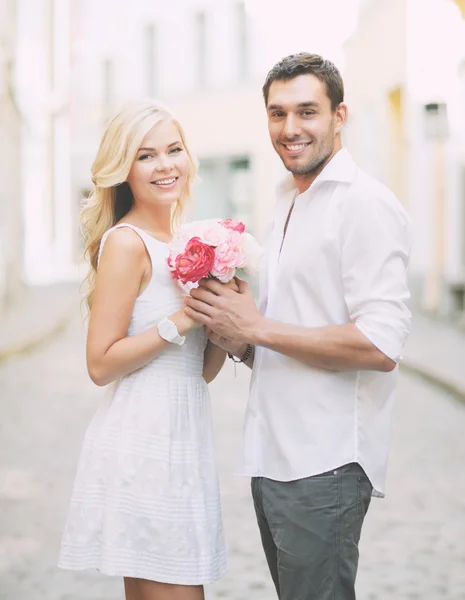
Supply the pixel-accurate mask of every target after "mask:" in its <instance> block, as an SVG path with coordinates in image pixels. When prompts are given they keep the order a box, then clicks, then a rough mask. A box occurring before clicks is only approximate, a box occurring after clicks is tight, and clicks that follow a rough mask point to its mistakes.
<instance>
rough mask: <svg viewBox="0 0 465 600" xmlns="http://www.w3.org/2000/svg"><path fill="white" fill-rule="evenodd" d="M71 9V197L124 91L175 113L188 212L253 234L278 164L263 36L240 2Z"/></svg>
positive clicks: (197, 0)
mask: <svg viewBox="0 0 465 600" xmlns="http://www.w3.org/2000/svg"><path fill="white" fill-rule="evenodd" d="M81 7H82V8H81V13H80V20H81V26H80V34H81V44H80V45H79V48H78V51H77V55H78V57H77V62H76V69H75V71H74V73H73V90H72V97H73V99H74V100H73V105H74V108H73V109H72V136H73V137H72V145H73V196H74V198H75V199H76V201H78V199H79V198H80V197H82V195H85V194H86V191H87V189H88V187H89V176H90V172H89V168H90V165H91V162H92V159H93V157H94V155H95V151H96V148H97V145H98V141H99V138H100V136H101V133H102V128H103V125H104V123H105V122H106V121H107V120H108V118H109V116H110V115H112V114H113V113H114V111H116V110H117V109H118V108H120V107H121V106H122V105H123V104H124V102H126V101H128V100H130V99H133V98H144V97H151V98H157V99H159V100H160V101H162V102H163V103H164V104H166V105H167V106H168V107H169V108H170V109H172V110H173V112H174V113H175V114H176V115H177V116H178V118H179V119H180V121H181V123H182V125H183V127H184V128H185V129H186V132H187V135H188V138H189V140H190V141H191V144H192V145H193V149H194V152H195V153H196V154H197V156H198V157H199V159H200V165H201V167H200V172H199V175H200V178H201V180H202V182H201V185H199V186H198V187H197V188H196V189H195V204H194V213H193V217H195V218H205V217H211V216H220V217H221V216H223V217H226V216H231V217H236V218H241V219H243V220H244V221H246V223H248V224H249V226H250V227H251V229H253V230H255V232H256V233H257V234H258V235H260V234H261V233H262V232H263V229H264V227H265V225H266V220H267V219H266V217H265V218H262V216H263V213H266V214H269V213H270V212H271V210H272V209H273V200H272V199H273V187H274V183H275V180H276V178H277V176H278V174H279V173H280V165H279V163H278V162H277V160H276V159H275V157H274V154H273V151H272V149H271V147H270V143H269V140H268V134H267V129H266V115H265V111H264V107H263V100H262V97H261V89H260V88H261V86H260V82H261V76H262V71H263V69H262V70H260V64H259V61H260V48H258V49H257V46H256V44H257V41H259V40H260V39H263V36H261V38H260V31H259V28H257V24H256V23H255V22H254V21H253V20H252V19H251V18H250V14H249V13H248V12H247V10H246V8H247V7H246V4H245V3H244V2H243V1H237V0H223V1H220V2H219V1H217V0H178V2H177V7H176V10H173V6H172V5H171V4H170V3H157V6H156V7H154V5H153V4H152V3H150V2H140V3H132V4H130V3H127V2H124V1H121V2H118V1H112V2H108V1H101V2H98V3H94V2H91V1H90V0H87V1H83V2H82V3H81ZM109 15H111V28H107V29H106V32H105V33H106V35H105V36H102V35H101V32H102V23H103V22H105V21H107V20H108V18H109ZM274 164H277V170H276V169H275V171H274V173H273V172H272V165H274ZM259 215H260V218H259Z"/></svg>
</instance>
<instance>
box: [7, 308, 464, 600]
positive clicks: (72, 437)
mask: <svg viewBox="0 0 465 600" xmlns="http://www.w3.org/2000/svg"><path fill="white" fill-rule="evenodd" d="M83 341H84V333H83V326H82V324H81V323H80V322H79V320H78V319H76V320H75V321H74V322H73V323H72V325H71V327H70V328H69V329H68V330H67V331H66V333H65V334H64V335H63V336H62V337H61V338H60V339H58V340H56V341H54V342H53V343H51V344H49V345H48V347H46V348H44V349H43V350H42V351H41V352H40V353H36V354H31V355H28V356H24V357H20V358H17V359H12V360H10V361H8V362H5V363H3V364H2V365H1V366H0V399H1V400H0V401H1V408H2V417H1V420H0V600H84V599H85V600H122V598H123V595H122V588H121V582H120V581H118V580H115V579H112V578H107V577H105V576H102V575H99V574H92V573H86V572H84V573H79V572H78V573H73V572H65V571H60V570H59V569H57V568H56V567H55V563H56V559H57V551H58V546H59V540H60V535H61V530H62V527H63V522H64V519H65V514H66V510H67V503H68V498H69V494H70V487H71V482H72V479H73V475H74V469H75V466H76V460H77V455H78V452H79V447H80V444H81V441H82V436H83V433H84V429H85V427H86V425H87V423H88V421H89V419H90V417H91V415H92V413H93V410H94V408H95V406H96V404H97V402H98V400H99V397H100V395H101V394H102V391H101V390H99V389H98V388H96V387H95V386H93V385H92V384H91V383H90V381H89V380H88V378H87V375H86V372H85V367H84V351H83ZM247 377H248V373H247V371H246V370H245V369H244V368H242V369H238V376H237V378H236V379H234V370H233V367H232V365H231V364H228V365H227V366H226V368H225V370H224V371H223V373H222V374H221V376H220V378H219V379H218V380H217V381H216V382H215V383H214V384H213V385H212V387H211V390H212V397H213V403H214V412H215V421H216V438H217V446H218V455H219V464H220V470H221V479H222V492H223V504H224V506H223V508H224V514H225V524H226V533H227V538H228V544H229V556H230V559H229V572H228V574H227V575H226V576H225V577H224V578H223V579H222V580H221V581H219V582H217V583H216V584H215V585H213V586H211V588H210V589H209V590H207V594H208V596H207V597H208V599H209V600H219V599H222V598H224V599H227V600H265V599H266V600H269V599H270V600H271V599H273V598H274V597H275V595H274V591H273V588H272V586H271V583H270V579H269V576H268V573H267V569H266V565H265V562H264V559H263V556H262V551H261V547H260V542H259V537H258V531H257V528H256V526H255V521H254V516H253V513H252V507H251V502H250V498H249V483H248V481H247V480H246V479H245V478H242V477H238V476H235V475H234V474H233V472H234V465H235V460H236V455H237V449H238V445H239V440H240V430H241V419H242V412H243V408H244V403H245V398H246V392H247ZM464 432H465V406H464V405H461V404H460V403H457V402H456V401H455V400H453V399H452V398H450V397H448V396H447V395H446V394H444V393H443V392H439V391H437V390H436V389H434V388H431V387H429V386H428V385H426V384H425V383H424V382H422V381H420V380H418V379H414V378H409V377H408V376H407V375H402V376H401V381H400V393H399V402H398V411H397V419H396V427H395V434H394V443H393V451H392V457H391V462H390V476H389V489H388V497H387V498H386V499H385V500H376V499H375V500H373V502H372V505H371V508H370V511H369V513H368V516H367V520H366V524H365V528H364V532H363V534H362V542H361V560H360V569H359V578H358V590H359V596H358V597H359V600H385V599H391V598H395V599H396V600H415V599H421V600H441V599H448V600H461V599H465V477H464V473H465V435H464Z"/></svg>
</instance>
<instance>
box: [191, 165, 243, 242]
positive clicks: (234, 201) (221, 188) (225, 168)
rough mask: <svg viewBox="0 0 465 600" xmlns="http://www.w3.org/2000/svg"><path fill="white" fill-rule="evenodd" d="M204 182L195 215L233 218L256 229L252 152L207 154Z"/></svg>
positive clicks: (200, 173) (198, 216)
mask: <svg viewBox="0 0 465 600" xmlns="http://www.w3.org/2000/svg"><path fill="white" fill-rule="evenodd" d="M199 176H200V179H201V180H202V184H201V186H200V187H199V190H198V193H197V194H196V200H195V203H194V217H195V218H196V219H207V218H214V217H220V218H224V219H227V218H233V219H239V220H240V221H243V222H244V223H245V224H246V225H247V229H248V230H249V231H253V223H252V219H253V193H252V171H251V165H250V160H249V158H248V156H237V157H223V158H213V159H209V158H205V159H203V160H201V161H200V169H199Z"/></svg>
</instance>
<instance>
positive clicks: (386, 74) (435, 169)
mask: <svg viewBox="0 0 465 600" xmlns="http://www.w3.org/2000/svg"><path fill="white" fill-rule="evenodd" d="M464 18H465V1H464V0H428V1H425V0H363V1H362V4H361V14H360V20H359V25H358V28H357V30H356V31H355V33H354V34H353V35H352V37H351V38H350V40H349V41H348V42H347V44H346V51H347V56H346V60H347V62H346V73H345V81H346V87H347V101H348V103H349V109H350V119H349V126H348V131H347V136H346V139H347V142H348V145H349V147H350V149H351V151H352V153H353V154H354V156H355V158H356V159H357V160H358V161H359V162H360V163H361V164H362V165H363V166H364V167H365V168H366V169H367V170H368V171H369V172H370V173H372V174H373V175H374V176H376V177H378V178H379V179H381V180H382V181H384V182H385V183H386V184H387V185H388V186H389V187H390V188H391V189H393V191H394V192H395V193H396V194H397V196H398V197H399V198H400V200H401V201H402V202H403V203H404V204H405V206H406V207H407V209H408V211H409V212H410V214H411V217H412V220H413V226H414V248H413V254H412V261H411V276H412V288H413V292H414V299H415V301H416V302H417V303H418V304H420V305H421V306H422V307H424V308H426V309H428V310H431V311H435V312H439V313H442V314H456V313H460V312H463V311H464V309H465V303H464V301H465V111H464V110H463V107H464V106H465V20H464Z"/></svg>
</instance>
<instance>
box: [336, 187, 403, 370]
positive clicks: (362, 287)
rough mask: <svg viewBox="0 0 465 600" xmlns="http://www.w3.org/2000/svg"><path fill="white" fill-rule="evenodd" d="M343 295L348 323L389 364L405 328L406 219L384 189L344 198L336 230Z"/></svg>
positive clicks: (397, 351) (395, 356) (397, 355)
mask: <svg viewBox="0 0 465 600" xmlns="http://www.w3.org/2000/svg"><path fill="white" fill-rule="evenodd" d="M340 241H341V271H342V282H343V287H344V297H345V302H346V305H347V309H348V312H349V317H350V320H351V322H353V323H354V324H355V326H356V327H357V328H358V329H359V330H360V331H361V332H362V333H363V335H364V336H365V337H366V338H367V339H368V340H369V341H370V342H371V343H372V344H373V345H374V346H376V347H377V348H378V349H379V350H381V352H382V353H383V354H385V355H386V356H387V357H389V358H390V359H392V360H393V361H395V362H399V360H400V359H401V352H402V348H403V347H404V344H405V342H406V340H407V337H408V334H409V332H410V322H411V312H410V310H409V307H408V302H409V299H410V293H409V288H408V281H407V269H408V262H409V256H410V246H411V227H410V220H409V217H408V215H407V213H406V211H405V210H404V208H403V207H402V205H401V204H400V202H399V201H398V200H397V199H396V197H395V196H394V195H393V194H391V192H389V191H387V190H386V191H385V192H384V193H383V192H382V191H381V192H379V191H378V193H374V194H372V195H370V194H368V193H365V194H361V195H360V196H359V197H357V198H349V199H348V201H347V202H346V204H345V206H344V207H343V209H342V223H341V228H340Z"/></svg>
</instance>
